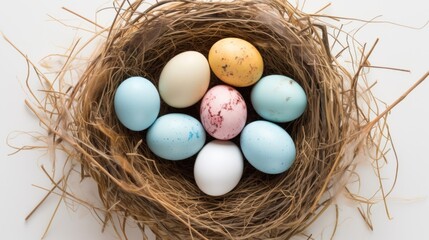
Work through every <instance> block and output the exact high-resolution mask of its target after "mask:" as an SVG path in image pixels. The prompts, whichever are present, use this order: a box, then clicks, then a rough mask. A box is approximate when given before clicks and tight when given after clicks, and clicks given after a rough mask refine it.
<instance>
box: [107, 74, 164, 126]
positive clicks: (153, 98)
mask: <svg viewBox="0 0 429 240" xmlns="http://www.w3.org/2000/svg"><path fill="white" fill-rule="evenodd" d="M160 104H161V101H160V97H159V94H158V90H156V87H155V86H154V85H153V84H152V82H150V81H149V80H147V79H146V78H143V77H130V78H127V79H126V80H124V81H123V82H122V83H121V84H120V85H119V87H118V89H117V90H116V93H115V98H114V106H115V113H116V116H117V117H118V119H119V121H120V122H121V123H122V124H123V125H124V126H125V127H127V128H128V129H130V130H133V131H142V130H145V129H146V128H148V127H149V126H150V125H152V123H153V122H155V120H156V118H157V117H158V114H159V109H160Z"/></svg>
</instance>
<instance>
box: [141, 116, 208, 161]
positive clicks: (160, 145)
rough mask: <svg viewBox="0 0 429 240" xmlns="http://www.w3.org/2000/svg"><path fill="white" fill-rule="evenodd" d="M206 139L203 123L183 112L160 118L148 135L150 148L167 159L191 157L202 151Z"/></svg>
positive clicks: (147, 139)
mask: <svg viewBox="0 0 429 240" xmlns="http://www.w3.org/2000/svg"><path fill="white" fill-rule="evenodd" d="M205 141H206V133H205V131H204V128H203V125H202V124H201V123H200V122H199V121H198V120H197V119H195V118H193V117H191V116H189V115H186V114H182V113H170V114H167V115H164V116H162V117H160V118H158V119H157V120H156V121H155V122H154V123H153V125H152V126H151V127H150V128H149V130H148V132H147V135H146V142H147V145H148V147H149V149H150V150H151V151H152V152H153V153H154V154H155V155H157V156H158V157H161V158H164V159H167V160H182V159H185V158H188V157H191V156H193V155H194V154H196V153H198V151H200V149H201V148H202V147H203V146H204V143H205Z"/></svg>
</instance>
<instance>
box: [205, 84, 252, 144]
mask: <svg viewBox="0 0 429 240" xmlns="http://www.w3.org/2000/svg"><path fill="white" fill-rule="evenodd" d="M200 117H201V122H202V124H203V126H204V128H205V129H206V131H207V132H208V133H209V134H210V135H211V136H212V137H214V138H216V139H219V140H228V139H232V138H234V137H235V136H237V135H238V134H239V133H240V132H241V130H243V128H244V125H245V124H246V119H247V107H246V102H245V101H244V99H243V97H242V96H241V94H240V93H239V92H238V91H237V90H235V89H234V88H232V87H230V86H227V85H217V86H215V87H213V88H211V89H210V90H209V91H208V92H207V93H206V94H205V95H204V97H203V100H202V102H201V108H200Z"/></svg>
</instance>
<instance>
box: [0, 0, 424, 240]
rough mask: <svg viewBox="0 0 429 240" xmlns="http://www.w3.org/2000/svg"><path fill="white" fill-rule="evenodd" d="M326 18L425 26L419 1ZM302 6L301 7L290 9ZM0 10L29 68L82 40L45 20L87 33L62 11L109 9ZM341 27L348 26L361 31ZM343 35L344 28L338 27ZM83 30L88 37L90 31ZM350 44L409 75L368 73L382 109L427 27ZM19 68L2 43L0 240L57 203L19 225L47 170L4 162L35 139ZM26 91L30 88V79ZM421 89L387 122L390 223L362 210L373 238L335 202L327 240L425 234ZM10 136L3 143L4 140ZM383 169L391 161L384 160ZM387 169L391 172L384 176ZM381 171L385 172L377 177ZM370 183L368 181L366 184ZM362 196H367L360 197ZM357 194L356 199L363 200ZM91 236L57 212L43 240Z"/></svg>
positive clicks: (343, 8) (41, 158) (109, 235)
mask: <svg viewBox="0 0 429 240" xmlns="http://www.w3.org/2000/svg"><path fill="white" fill-rule="evenodd" d="M326 3H328V1H316V0H308V1H307V2H306V3H305V6H304V10H306V11H307V12H314V11H316V10H317V9H319V8H321V7H323V6H324V5H325V4H326ZM331 3H332V5H331V6H330V7H329V8H328V9H327V10H326V11H325V13H326V14H330V15H336V16H347V17H354V18H359V19H366V20H369V19H372V18H374V17H377V16H379V15H382V16H381V17H379V18H378V19H377V20H382V21H391V22H395V23H400V24H403V25H407V26H413V27H421V26H423V25H424V24H425V23H426V22H427V21H428V20H429V15H428V14H427V13H428V11H429V2H427V1H421V0H407V1H399V0H361V1H352V0H332V1H331ZM299 4H300V5H302V4H303V1H301V2H300V3H299ZM1 5H2V6H1V8H0V32H2V33H3V34H4V35H5V36H6V37H7V38H9V39H10V40H11V41H12V42H13V43H14V44H15V45H16V46H17V47H19V48H20V50H21V51H22V52H24V53H25V54H27V55H28V57H29V59H31V60H32V61H34V62H35V63H36V64H40V63H41V62H40V60H41V59H42V58H43V57H45V56H47V55H49V54H51V53H64V52H65V49H67V48H68V47H69V46H70V45H71V44H72V42H73V40H76V39H77V37H78V36H81V35H84V34H85V33H84V32H82V31H78V30H76V29H74V28H70V27H65V26H63V25H61V24H60V23H58V22H55V21H53V20H52V18H50V17H49V16H53V17H55V18H58V19H61V20H62V22H65V23H68V24H71V25H74V26H80V27H83V28H89V29H91V25H90V24H88V23H85V22H84V21H83V20H77V18H76V17H75V16H73V15H71V14H70V13H67V12H66V11H64V10H62V9H61V7H67V8H68V9H71V10H74V11H76V12H78V13H79V14H81V15H83V16H85V17H87V18H89V19H91V20H94V19H96V14H95V13H96V11H97V10H99V9H101V8H103V7H106V6H107V7H110V6H111V3H109V2H108V1H106V0H97V1H86V0H75V1H65V0H60V1H59V0H55V1H54V0H40V1H25V0H15V1H5V0H2V4H1ZM112 16H113V12H112V11H107V12H106V13H104V14H101V15H98V17H97V18H98V22H99V23H100V24H102V25H104V26H107V24H108V23H109V19H111V18H112ZM361 25H362V24H358V25H350V26H349V27H350V28H353V27H351V26H358V27H359V26H361ZM346 27H347V26H346ZM92 29H93V28H92ZM355 37H356V38H357V39H358V40H359V41H360V42H368V43H369V44H372V43H373V42H374V41H375V39H376V38H380V43H379V45H378V47H377V48H376V50H375V52H374V54H373V55H372V57H371V58H370V62H371V63H372V64H374V65H383V66H389V67H398V68H404V69H409V70H411V73H401V72H392V71H386V70H373V71H371V73H370V74H369V78H370V79H371V80H373V81H377V85H376V87H375V89H374V93H375V95H376V96H377V97H379V98H380V99H382V100H384V101H385V102H387V103H391V102H393V101H394V100H395V99H396V98H397V97H399V96H400V95H401V94H402V92H404V91H405V90H406V89H407V88H408V87H410V86H411V85H412V84H413V82H414V81H415V80H417V79H418V78H419V77H420V76H421V75H423V73H424V72H426V71H427V70H429V60H428V57H429V27H427V26H426V27H425V28H423V29H420V30H413V29H410V28H406V27H400V26H397V25H393V24H388V23H379V24H370V25H367V26H365V27H364V28H363V29H362V30H361V31H359V33H358V34H357V35H356V36H355ZM25 76H26V62H25V60H24V58H23V57H22V56H20V55H19V54H18V52H17V51H15V50H14V49H13V48H12V47H11V46H10V45H9V44H8V43H7V42H6V41H5V40H3V39H0V84H1V85H0V110H1V113H0V117H1V119H0V123H1V124H2V125H1V127H0V190H1V193H0V239H18V240H19V239H30V240H31V239H40V238H41V236H42V235H43V232H44V229H45V227H46V225H47V224H48V222H49V219H50V216H51V215H52V213H53V211H54V208H55V206H56V204H57V202H58V198H56V197H51V198H49V199H48V201H47V202H46V204H44V205H42V207H41V208H40V209H39V211H38V212H36V213H35V214H34V215H33V217H32V218H31V219H30V220H29V221H27V222H26V221H24V218H25V216H26V215H27V214H28V213H29V212H30V211H31V210H32V208H33V207H34V206H35V205H36V204H37V203H38V202H39V201H40V199H41V198H42V197H43V196H44V194H45V192H44V191H43V190H41V189H38V188H36V187H34V186H32V184H35V185H38V186H44V187H49V186H50V185H49V181H48V179H47V178H46V176H45V175H44V174H43V173H42V171H41V169H40V166H41V165H42V164H45V165H47V166H48V165H49V161H47V158H48V157H47V156H46V155H43V153H42V152H40V151H27V152H22V153H20V154H17V155H12V156H8V154H9V153H11V152H13V149H12V148H10V147H8V146H7V145H6V138H7V136H8V135H9V134H10V133H12V132H14V131H26V132H29V131H39V130H40V128H39V125H38V123H37V121H36V119H35V118H34V117H33V116H32V115H31V114H30V112H29V111H28V109H26V107H25V105H24V99H26V98H28V95H26V91H25V87H24V86H25V81H24V80H25ZM31 81H35V76H34V75H33V76H32V79H31ZM428 93H429V82H424V83H423V84H422V85H421V86H420V87H419V88H417V89H416V90H415V91H414V92H413V93H412V94H411V95H410V96H409V97H408V98H407V99H405V100H404V101H403V102H402V103H401V104H400V105H398V106H397V107H396V108H395V109H394V110H393V111H392V113H391V114H390V116H389V122H390V128H391V133H392V137H393V139H394V141H395V144H396V148H397V152H398V155H399V159H400V162H399V170H400V171H399V178H398V183H397V186H396V188H395V190H394V192H393V193H392V195H391V196H390V198H389V199H388V206H389V210H390V213H391V216H392V218H393V219H391V220H389V219H388V218H387V216H386V213H385V212H384V206H383V204H377V205H376V206H374V207H373V208H372V220H373V225H374V231H369V230H368V228H367V227H366V225H365V224H364V222H363V220H362V218H360V217H359V216H358V212H357V211H356V206H355V205H352V204H350V203H349V202H342V204H341V205H340V208H339V213H340V217H341V218H340V222H339V228H338V230H337V235H336V237H335V239H351V240H353V239H392V240H399V239H428V236H427V235H428V234H427V229H428V228H429V221H428V220H427V216H429V202H428V199H427V197H428V195H429V174H427V172H428V170H429V162H428V157H427V156H428V154H427V150H428V149H429V143H428V140H427V136H428V135H429V126H428V125H429V124H428V123H429V108H428V106H427V105H428V102H429V94H428ZM14 135H16V134H13V135H12V136H14ZM13 143H14V144H16V145H20V144H28V143H31V141H30V140H29V139H28V138H25V137H18V138H15V139H14V140H13ZM390 160H391V161H392V162H393V159H390ZM362 166H363V167H362V169H361V171H362V174H361V177H362V178H363V179H364V180H365V179H369V181H366V182H365V187H367V188H368V189H373V187H375V186H376V185H377V182H376V181H374V177H373V172H372V170H371V168H370V167H368V164H367V163H366V164H365V163H363V165H362ZM390 168H391V167H390ZM387 169H389V167H388V168H387ZM393 173H394V172H393V171H385V172H384V173H383V174H384V175H383V178H386V179H387V181H386V184H387V185H389V184H388V183H389V179H393ZM371 176H372V178H371ZM84 186H85V189H84V190H82V191H83V192H84V193H85V195H86V198H87V199H93V202H97V192H96V189H95V186H94V185H92V184H91V183H90V182H86V183H85V184H84ZM369 193H370V192H367V194H369ZM363 194H365V191H364V190H363ZM334 216H335V214H334V212H333V211H330V212H328V213H327V214H326V215H325V216H324V217H323V218H322V219H320V220H319V221H317V222H316V223H315V224H314V226H312V228H311V230H312V231H311V232H312V233H313V237H314V238H315V239H329V236H330V234H331V230H332V226H333V223H334V219H335V217H334ZM100 230H101V226H100V223H99V221H98V220H97V219H96V217H94V215H93V214H92V213H91V212H90V211H88V209H86V208H85V207H81V206H78V205H71V206H69V207H66V206H65V205H64V204H62V205H60V209H59V211H58V214H57V216H56V217H55V219H54V221H53V223H52V227H51V230H50V231H49V232H48V234H47V235H46V239H64V240H67V239H116V238H117V237H116V235H115V234H114V232H113V231H112V229H111V228H108V229H107V230H106V231H105V233H101V231H100ZM129 237H130V239H140V238H141V237H140V235H139V234H138V231H137V230H136V229H135V228H133V227H131V230H130V234H129Z"/></svg>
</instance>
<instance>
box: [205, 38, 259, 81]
mask: <svg viewBox="0 0 429 240" xmlns="http://www.w3.org/2000/svg"><path fill="white" fill-rule="evenodd" d="M209 64H210V67H211V69H212V71H213V72H214V73H215V75H216V76H217V77H218V78H219V79H220V80H222V81H223V82H225V83H227V84H229V85H232V86H235V87H247V86H250V85H253V84H254V83H256V82H257V81H258V80H259V79H260V78H261V76H262V73H263V71H264V62H263V60H262V56H261V54H260V53H259V51H258V49H256V47H255V46H253V45H252V44H251V43H249V42H247V41H245V40H243V39H240V38H224V39H221V40H219V41H217V42H216V43H215V44H213V46H212V47H211V48H210V52H209Z"/></svg>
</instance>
